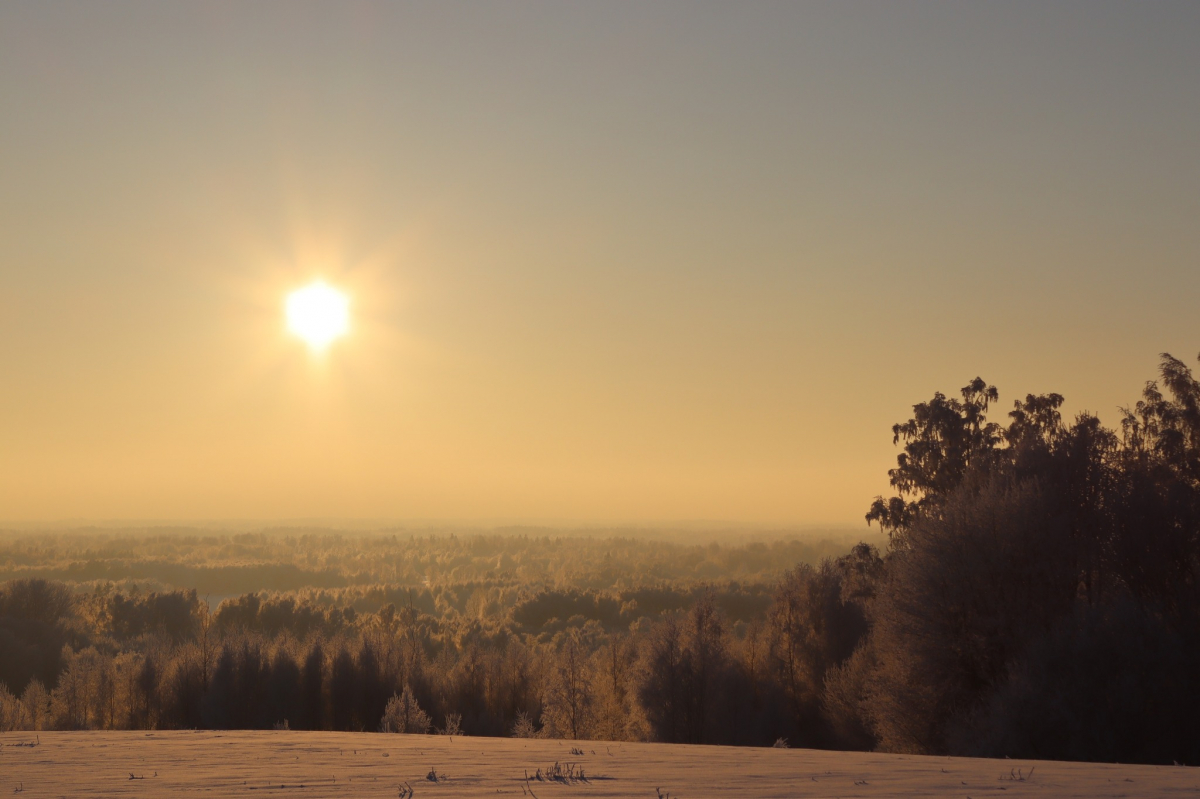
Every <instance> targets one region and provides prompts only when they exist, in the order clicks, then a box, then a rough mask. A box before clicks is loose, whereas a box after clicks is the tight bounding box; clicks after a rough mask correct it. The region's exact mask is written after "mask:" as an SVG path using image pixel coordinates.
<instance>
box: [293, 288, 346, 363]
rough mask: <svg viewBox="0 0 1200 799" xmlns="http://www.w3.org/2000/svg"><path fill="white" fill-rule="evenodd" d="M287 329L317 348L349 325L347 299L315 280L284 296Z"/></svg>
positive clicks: (340, 293)
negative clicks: (285, 300) (285, 298)
mask: <svg viewBox="0 0 1200 799" xmlns="http://www.w3.org/2000/svg"><path fill="white" fill-rule="evenodd" d="M287 326H288V330H290V331H291V332H292V333H295V334H296V335H297V336H299V337H300V338H302V339H304V340H305V341H306V342H308V346H310V347H312V348H313V349H314V350H317V351H320V350H323V349H325V348H326V347H328V346H329V345H330V343H331V342H332V341H333V340H334V339H336V338H338V337H340V336H344V335H345V334H346V331H347V330H348V329H349V328H350V299H349V298H348V297H347V296H346V295H345V294H343V293H342V292H340V291H338V290H337V289H335V288H333V287H332V286H330V285H329V284H327V283H323V282H321V281H319V280H318V281H316V282H314V283H311V284H309V285H307V286H305V287H304V288H301V289H296V290H295V291H293V292H292V293H291V294H289V295H288V297H287Z"/></svg>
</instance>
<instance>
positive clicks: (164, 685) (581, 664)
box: [0, 355, 1200, 765]
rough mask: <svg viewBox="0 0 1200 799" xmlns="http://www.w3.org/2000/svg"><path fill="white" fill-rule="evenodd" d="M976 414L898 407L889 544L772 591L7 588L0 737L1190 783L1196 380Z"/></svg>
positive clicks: (882, 521)
mask: <svg viewBox="0 0 1200 799" xmlns="http://www.w3.org/2000/svg"><path fill="white" fill-rule="evenodd" d="M998 398H999V394H998V392H997V390H996V389H995V388H994V387H992V386H990V385H988V384H987V383H986V382H985V381H983V380H981V379H976V380H974V381H972V382H971V383H969V384H968V385H967V386H966V387H964V388H963V389H962V391H961V392H960V395H959V396H957V397H946V396H944V395H942V394H940V393H939V394H935V395H934V397H933V398H932V399H930V400H929V401H927V402H923V403H920V404H918V405H916V406H914V408H913V417H912V418H911V419H909V420H908V421H907V422H904V423H901V424H898V425H896V426H895V427H894V428H893V436H894V442H895V443H896V444H897V445H899V446H901V448H902V449H901V452H900V454H899V456H898V458H897V464H896V468H894V469H892V470H891V472H890V481H891V485H892V486H893V487H894V488H895V490H896V495H895V496H893V497H891V498H883V497H880V498H877V499H876V500H875V502H874V503H873V504H872V506H871V508H870V510H869V512H868V514H867V520H868V522H869V523H878V524H879V525H880V526H881V527H882V528H883V529H884V530H885V531H886V532H887V533H888V538H889V543H888V545H887V546H886V548H885V549H884V551H883V552H882V553H881V552H879V551H877V549H876V548H875V547H873V546H870V545H868V544H859V545H858V546H856V547H854V548H853V549H852V550H851V551H850V552H849V553H847V554H843V555H841V556H839V557H828V558H824V559H823V560H821V561H820V562H818V563H815V564H806V563H800V564H798V565H795V566H793V567H792V568H790V569H788V570H787V571H786V572H784V573H783V574H782V575H781V577H780V578H779V579H778V581H777V582H776V583H775V584H774V585H773V586H772V587H771V588H770V589H765V588H763V587H761V586H756V585H745V584H741V583H737V582H727V583H724V584H709V585H704V584H703V581H700V580H696V581H693V582H691V583H684V582H675V583H671V584H665V583H664V584H661V585H658V586H655V585H643V586H624V587H620V588H617V589H611V588H610V589H600V588H597V587H595V586H589V585H586V584H576V585H574V586H571V585H560V586H558V587H554V586H545V585H543V586H542V587H540V588H538V589H536V590H527V591H524V592H518V593H516V594H513V593H506V592H511V591H514V590H516V589H513V588H512V587H511V586H508V585H505V584H500V583H497V582H494V581H490V580H484V581H482V582H480V583H478V584H464V585H462V586H460V587H458V588H454V589H451V588H449V587H448V586H439V587H426V588H422V589H420V590H415V589H412V588H411V587H410V588H401V587H399V586H396V585H386V584H382V585H377V586H366V587H345V588H339V589H329V588H326V589H320V590H316V589H313V590H310V591H309V592H308V593H304V592H293V593H291V594H248V595H244V596H240V597H236V598H231V599H228V600H226V601H225V602H223V603H222V604H221V605H220V607H218V609H217V610H216V611H215V612H213V613H210V612H209V611H208V605H207V604H206V603H205V602H204V601H203V600H201V599H199V598H198V597H197V595H196V593H195V592H181V591H173V592H157V593H149V594H137V595H133V594H126V593H122V592H117V591H113V590H95V591H92V592H90V593H80V592H72V591H71V590H69V589H68V588H67V587H65V586H64V585H61V584H58V583H54V582H50V581H46V580H44V579H37V578H32V579H24V580H16V581H12V582H9V583H7V584H6V585H5V586H4V587H3V589H0V683H3V686H6V687H0V729H6V728H29V729H43V728H65V729H111V728H137V729H144V728H145V729H148V728H172V727H182V728H192V727H209V728H269V727H276V726H279V727H281V726H285V725H286V726H287V727H289V728H293V729H340V730H381V731H388V732H411V733H425V732H448V733H452V734H469V735H516V736H557V737H570V738H595V739H608V740H654V741H673V742H688V743H720V744H744V745H771V744H774V743H776V742H779V741H781V740H782V741H786V742H787V743H788V744H790V745H792V746H811V747H835V748H848V749H878V750H884V751H895V752H915V753H928V754H935V753H936V754H960V755H986V756H1010V757H1022V758H1050V759H1084V760H1106V761H1120V762H1147V763H1171V762H1179V763H1185V764H1191V765H1196V764H1200V690H1197V689H1198V688H1200V678H1198V677H1197V675H1198V674H1200V580H1198V577H1200V383H1198V382H1197V381H1196V379H1195V378H1194V377H1193V375H1192V373H1191V371H1190V370H1189V369H1188V368H1187V366H1186V365H1185V364H1183V363H1182V362H1180V361H1178V360H1176V359H1175V358H1172V357H1171V356H1169V355H1164V356H1163V357H1162V363H1161V367H1160V379H1159V380H1158V381H1154V382H1151V383H1149V384H1147V386H1146V387H1145V390H1144V391H1143V394H1142V399H1141V400H1140V401H1139V402H1137V403H1136V404H1135V405H1134V406H1132V407H1130V408H1126V409H1122V416H1121V424H1120V427H1119V429H1117V430H1112V429H1108V428H1105V427H1104V426H1103V425H1102V424H1101V423H1100V421H1099V420H1098V419H1097V418H1096V417H1095V416H1093V415H1090V414H1087V413H1082V414H1079V415H1078V416H1076V417H1075V418H1074V419H1073V420H1069V421H1066V420H1064V419H1063V418H1062V415H1061V410H1060V409H1061V408H1062V405H1063V398H1062V397H1061V396H1060V395H1057V394H1046V395H1029V396H1027V397H1025V399H1024V400H1018V401H1016V402H1015V403H1014V404H1013V407H1012V409H1011V410H1010V411H1009V413H1008V415H1007V419H1006V421H1005V422H1004V423H1003V424H1001V423H998V422H995V421H992V420H990V419H989V416H988V414H989V412H990V411H992V409H993V407H994V405H995V404H996V403H997V402H998ZM497 557H498V558H499V559H501V560H502V559H503V557H504V555H503V553H501V554H500V555H498V556H497ZM472 585H473V587H472ZM306 590H308V589H306ZM339 592H341V593H339ZM368 598H369V599H368ZM371 603H374V608H375V609H374V610H369V611H368V610H364V609H362V608H364V607H365V606H366V605H367V604H371Z"/></svg>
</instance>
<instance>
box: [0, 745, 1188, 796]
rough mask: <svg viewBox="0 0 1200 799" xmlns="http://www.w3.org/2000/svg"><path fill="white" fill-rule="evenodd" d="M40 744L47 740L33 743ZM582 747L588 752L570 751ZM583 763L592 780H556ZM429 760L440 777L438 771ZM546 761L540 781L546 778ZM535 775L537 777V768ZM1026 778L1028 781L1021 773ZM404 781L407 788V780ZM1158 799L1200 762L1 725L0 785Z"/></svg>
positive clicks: (138, 790)
mask: <svg viewBox="0 0 1200 799" xmlns="http://www.w3.org/2000/svg"><path fill="white" fill-rule="evenodd" d="M28 744H35V745H28ZM572 749H576V750H582V752H583V754H572ZM556 763H557V764H559V768H560V770H562V771H564V772H565V770H566V769H567V767H568V764H572V768H573V771H574V773H575V774H578V769H580V768H581V769H582V770H583V779H567V778H566V777H565V776H564V777H563V778H562V780H555V779H552V778H547V776H546V775H547V773H548V772H551V771H553V770H554V767H555V764H556ZM431 771H434V772H436V773H437V774H438V775H439V779H438V781H437V782H433V781H431V780H430V779H428V775H429V773H430V772H431ZM539 772H540V776H541V779H540V780H539V779H538V776H539ZM527 778H528V779H527ZM1022 778H1023V779H1022ZM402 789H403V790H402ZM409 789H411V790H412V794H411V795H412V796H414V797H417V798H418V799H426V797H451V796H454V797H458V796H462V797H483V796H488V797H495V796H498V795H507V796H531V797H534V798H535V799H550V798H551V797H554V798H555V799H559V798H561V797H581V799H582V797H618V796H620V797H624V796H631V797H639V796H640V797H651V798H652V799H658V797H659V795H660V794H661V795H664V796H665V795H667V794H669V795H670V797H671V799H694V798H696V797H713V796H720V797H751V798H758V797H762V798H763V799H765V797H846V798H847V799H849V797H889V796H947V797H950V796H952V797H959V798H960V799H961V797H976V798H978V797H982V796H994V797H1001V796H1002V797H1005V799H1008V797H1025V796H1054V797H1156V796H1176V795H1181V794H1188V795H1194V794H1196V793H1197V792H1198V791H1200V770H1197V769H1194V768H1188V767H1182V766H1126V765H1110V764H1095V763H1064V762H1057V761H1020V760H975V759H967V758H951V757H918V756H907V755H883V754H867V753H861V752H823V751H814V750H808V749H748V748H739V747H716V746H683V745H669V744H633V743H607V742H604V741H561V740H524V739H510V738H469V737H463V736H455V737H454V738H452V739H451V738H446V737H443V736H432V735H428V736H423V735H388V734H371V733H339V732H294V731H293V732H289V731H278V732H251V731H233V732H190V731H171V732H42V733H20V732H17V733H5V734H0V794H5V795H10V794H12V793H13V792H20V793H19V795H20V796H21V799H27V798H28V799H33V797H42V796H53V797H60V796H67V797H77V796H78V797H86V796H138V797H155V796H177V795H183V794H196V795H203V796H206V797H214V799H219V798H220V797H234V796H236V797H253V796H262V795H263V792H266V794H267V795H274V796H301V797H350V798H351V799H357V798H358V797H363V798H364V799H365V797H396V796H408V795H410V794H406V793H404V792H403V791H407V790H409Z"/></svg>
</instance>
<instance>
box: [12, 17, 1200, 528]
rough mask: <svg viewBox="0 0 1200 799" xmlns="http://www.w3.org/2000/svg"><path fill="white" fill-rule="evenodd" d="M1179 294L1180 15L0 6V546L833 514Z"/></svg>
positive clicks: (1191, 261)
mask: <svg viewBox="0 0 1200 799" xmlns="http://www.w3.org/2000/svg"><path fill="white" fill-rule="evenodd" d="M316 276H320V277H323V278H324V279H326V280H327V281H329V282H330V283H333V284H335V285H338V286H340V287H342V288H344V289H345V290H346V291H347V292H348V293H349V294H350V296H351V312H352V323H351V324H352V329H351V334H350V335H349V336H348V337H346V338H344V339H342V340H340V341H338V342H336V343H335V344H334V345H333V346H332V347H331V349H330V350H329V351H328V352H327V353H326V355H325V356H324V357H321V358H317V357H314V356H313V355H312V354H311V353H310V352H309V351H308V350H307V349H306V348H305V346H304V345H303V343H302V342H300V341H299V340H297V339H295V338H293V337H290V336H288V335H287V334H286V332H285V330H284V323H283V298H284V295H285V293H286V292H287V291H289V290H290V289H293V288H296V287H298V286H300V285H303V284H304V283H306V282H307V281H308V280H310V279H311V278H313V277H316ZM1198 300H1200V4H1197V3H1194V2H1189V3H1178V4H1172V3H1153V2H1146V3H1144V2H1137V3H1134V2H1127V3H1100V2H1088V3H1068V2H1053V3H1044V4H1030V3H1017V2H1004V3H998V2H992V3H943V2H939V3H928V4H927V3H900V2H891V1H890V0H889V2H884V3H878V4H874V3H852V2H836V3H827V4H826V3H798V2H786V3H753V2H743V1H742V0H739V2H725V3H712V4H710V3H702V2H636V3H633V2H610V3H598V2H593V3H577V4H576V3H565V2H553V3H545V4H541V3H525V2H522V3H504V2H489V3H464V4H456V3H449V2H444V0H439V2H431V3H422V4H406V3H379V4H355V3H346V2H339V3H320V4H304V3H298V2H286V3H266V2H258V3H230V4H220V3H214V2H204V3H192V4H188V5H176V4H171V3H164V2H160V1H158V0H156V2H149V3H144V4H143V3H128V2H104V3H90V2H79V3H57V2H19V3H18V2H9V1H8V0H3V1H2V2H0V519H2V520H8V521H10V522H12V521H47V520H55V519H68V518H86V519H98V520H99V519H193V520H203V519H228V518H242V519H263V520H267V519H281V518H305V517H307V518H311V517H323V518H345V519H364V518H371V519H384V518H386V519H396V520H417V519H428V520H435V519H436V520H447V521H457V522H478V523H490V522H514V521H526V522H612V521H618V522H621V521H625V522H647V523H657V522H665V521H675V520H731V521H744V522H755V523H766V524H794V523H814V524H829V523H851V524H857V523H861V520H862V514H863V513H864V512H865V511H866V509H867V506H868V505H869V503H870V500H871V498H872V497H873V496H874V495H875V494H877V493H880V492H883V491H885V490H886V488H887V485H886V481H887V477H886V470H887V468H888V467H889V466H890V465H891V464H892V463H893V460H894V457H895V450H894V448H893V447H892V443H891V432H890V427H891V425H892V423H894V422H896V421H901V420H903V419H906V418H907V417H908V413H909V411H910V410H911V405H912V404H913V403H915V402H919V401H922V400H924V399H927V398H928V397H929V396H931V395H932V394H933V392H934V391H938V390H941V391H943V392H947V393H950V392H955V391H957V389H958V388H959V387H960V386H962V385H963V384H964V383H966V382H967V381H968V380H969V379H971V378H973V377H975V376H976V375H977V374H978V375H982V376H983V377H984V378H985V379H987V380H989V381H991V382H994V383H996V384H997V385H998V387H999V388H1000V391H1001V400H1002V403H1003V406H1004V407H1003V408H1002V409H1001V411H1000V414H1001V415H1002V414H1003V413H1004V412H1005V411H1006V410H1007V408H1008V406H1010V405H1011V402H1012V400H1013V399H1014V398H1015V397H1017V396H1023V395H1024V394H1025V393H1027V392H1044V391H1058V392H1061V393H1064V394H1065V395H1066V396H1067V400H1068V409H1069V410H1070V411H1071V412H1075V411H1077V410H1080V409H1083V408H1088V409H1091V410H1093V411H1096V412H1098V413H1099V414H1100V415H1101V417H1102V418H1103V419H1105V420H1106V421H1107V422H1109V423H1110V424H1111V423H1115V421H1116V418H1117V415H1116V410H1115V409H1116V407H1117V406H1118V405H1120V404H1125V403H1129V402H1132V401H1134V400H1136V399H1137V396H1138V392H1139V391H1140V389H1141V386H1142V384H1143V382H1144V381H1145V380H1147V379H1149V378H1151V377H1153V376H1154V369H1155V365H1156V361H1157V354H1158V353H1159V352H1161V351H1164V350H1167V351H1170V352H1172V353H1174V354H1175V355H1177V356H1179V357H1183V358H1186V359H1187V360H1188V361H1189V362H1191V363H1194V360H1195V356H1196V353H1197V352H1200V314H1197V301H1198Z"/></svg>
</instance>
